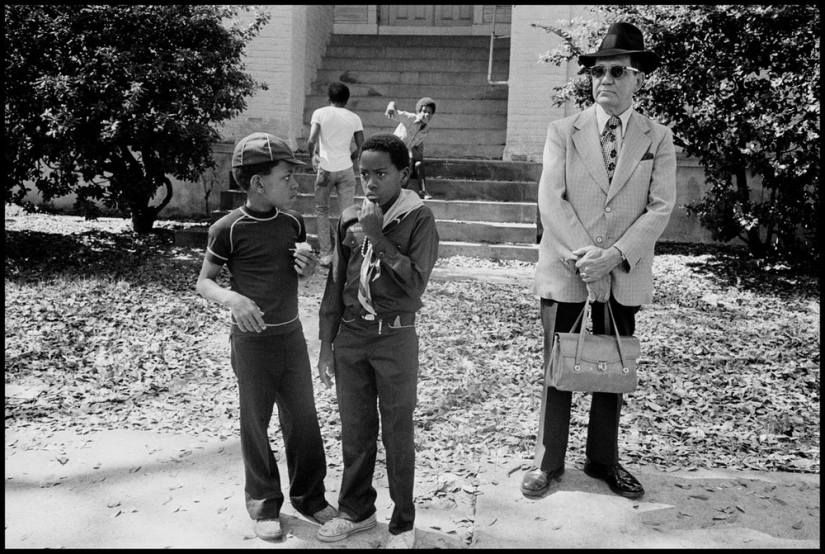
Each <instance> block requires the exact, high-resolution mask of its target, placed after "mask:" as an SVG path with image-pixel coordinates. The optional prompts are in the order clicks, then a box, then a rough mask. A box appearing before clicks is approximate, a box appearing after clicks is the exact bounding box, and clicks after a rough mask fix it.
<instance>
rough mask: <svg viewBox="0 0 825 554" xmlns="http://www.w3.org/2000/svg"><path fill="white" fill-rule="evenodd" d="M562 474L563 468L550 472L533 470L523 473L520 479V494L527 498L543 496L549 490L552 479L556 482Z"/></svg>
mask: <svg viewBox="0 0 825 554" xmlns="http://www.w3.org/2000/svg"><path fill="white" fill-rule="evenodd" d="M563 473H564V468H563V467H560V468H559V469H557V470H555V471H550V472H547V471H542V470H540V469H538V468H533V469H531V470H530V471H528V472H527V473H525V474H524V477H522V479H521V494H523V495H524V496H529V497H537V496H543V495H544V493H546V492H547V489H549V488H550V483H551V482H552V481H553V479H555V480H557V481H558V480H559V477H561V476H562V474H563Z"/></svg>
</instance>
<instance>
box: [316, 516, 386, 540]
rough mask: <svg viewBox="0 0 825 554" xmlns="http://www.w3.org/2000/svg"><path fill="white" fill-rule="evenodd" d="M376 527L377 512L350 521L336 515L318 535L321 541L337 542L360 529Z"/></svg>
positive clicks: (319, 530)
mask: <svg viewBox="0 0 825 554" xmlns="http://www.w3.org/2000/svg"><path fill="white" fill-rule="evenodd" d="M373 527H375V514H372V515H371V516H370V517H368V518H367V519H365V520H364V521H359V522H357V523H356V522H355V521H350V520H348V519H344V518H342V517H336V518H333V519H331V520H329V521H328V522H326V523H325V524H324V525H323V527H321V528H320V529H318V533H317V535H316V536H317V537H318V540H319V541H323V542H335V541H340V540H343V539H345V538H347V537H349V536H350V535H351V534H353V533H357V532H358V531H366V530H367V529H372V528H373Z"/></svg>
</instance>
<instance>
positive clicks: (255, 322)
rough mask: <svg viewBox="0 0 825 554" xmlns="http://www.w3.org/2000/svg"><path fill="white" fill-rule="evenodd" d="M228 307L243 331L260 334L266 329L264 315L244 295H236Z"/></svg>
mask: <svg viewBox="0 0 825 554" xmlns="http://www.w3.org/2000/svg"><path fill="white" fill-rule="evenodd" d="M228 305H229V309H230V310H231V312H232V317H233V318H235V323H237V324H238V327H239V328H240V330H241V331H244V332H250V331H255V332H256V333H260V332H261V331H263V330H264V329H266V323H264V313H263V312H262V311H261V309H260V308H259V307H258V305H257V304H255V302H254V301H252V300H250V299H249V298H247V297H246V296H243V295H242V294H235V295H234V296H233V297H232V299H231V300H230V301H229V302H228Z"/></svg>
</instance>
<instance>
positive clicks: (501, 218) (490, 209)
mask: <svg viewBox="0 0 825 554" xmlns="http://www.w3.org/2000/svg"><path fill="white" fill-rule="evenodd" d="M363 201H364V196H363V195H362V194H361V193H360V190H359V191H358V194H356V195H355V203H356V204H358V205H360V204H361V203H362V202H363ZM244 202H246V195H245V194H243V193H236V192H234V191H223V193H222V194H221V211H220V212H218V211H216V212H213V219H212V221H213V222H214V221H217V219H216V217H220V216H222V215H223V214H225V213H226V212H228V211H230V210H234V209H235V208H238V207H240V206H242V205H243V204H244ZM424 203H425V204H426V205H427V207H429V208H430V210H431V211H432V212H433V215H434V216H435V218H436V219H443V220H453V221H466V222H488V223H496V224H498V223H515V224H525V225H533V226H535V223H536V204H535V203H534V202H487V201H473V200H437V199H435V198H433V199H429V200H425V201H424ZM293 209H294V210H296V211H297V212H299V213H301V214H306V215H312V214H314V212H315V195H314V194H312V193H306V192H302V193H300V194H299V195H298V199H297V200H296V202H295V206H294V207H293ZM329 209H330V215H333V216H335V217H338V216H339V215H340V214H341V208H340V206H339V204H338V196H337V195H335V194H332V195H330V203H329Z"/></svg>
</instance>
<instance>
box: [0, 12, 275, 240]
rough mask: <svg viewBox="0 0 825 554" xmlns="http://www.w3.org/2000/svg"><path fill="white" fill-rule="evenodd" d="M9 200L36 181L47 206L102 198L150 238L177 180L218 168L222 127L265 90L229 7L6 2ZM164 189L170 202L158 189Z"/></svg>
mask: <svg viewBox="0 0 825 554" xmlns="http://www.w3.org/2000/svg"><path fill="white" fill-rule="evenodd" d="M4 9H5V27H6V44H5V46H6V80H5V81H6V82H5V89H6V116H5V123H6V138H5V141H6V153H5V155H6V202H10V201H12V202H18V203H19V202H20V201H22V199H23V198H24V197H25V195H26V193H27V188H26V186H25V182H26V181H33V182H34V184H35V186H36V187H37V189H38V190H39V191H40V192H41V194H42V195H43V198H44V200H46V201H48V200H50V199H51V198H53V197H58V196H64V195H67V194H70V193H75V194H76V195H77V204H76V207H77V208H79V209H81V210H85V211H86V213H87V215H88V214H91V215H94V213H95V212H96V204H95V202H94V201H96V200H98V201H102V202H103V204H104V205H106V206H107V207H110V208H117V209H120V210H121V211H123V212H125V213H126V214H128V215H129V216H131V218H132V224H133V228H134V230H135V232H137V233H147V232H149V231H150V230H151V229H152V226H153V224H154V222H155V220H156V219H157V215H158V213H159V212H160V211H161V210H162V209H163V208H164V207H165V206H166V205H167V204H168V203H169V201H170V200H171V199H172V193H173V190H172V183H171V181H170V179H169V177H168V176H169V175H173V176H174V177H175V178H177V179H181V180H188V181H196V180H197V179H198V178H199V176H200V175H201V174H202V173H203V172H204V171H206V170H207V169H210V168H213V167H214V162H213V160H212V157H211V145H212V144H213V143H214V142H217V141H218V140H219V139H220V135H219V133H218V131H217V129H216V128H215V124H216V123H218V122H221V121H224V120H226V119H228V118H231V117H233V116H235V115H237V114H238V113H240V112H241V111H243V110H244V109H245V108H246V100H245V97H247V96H251V95H252V94H253V93H254V92H255V91H256V90H257V89H259V88H263V89H266V85H265V84H262V83H257V82H256V81H254V80H253V79H252V78H251V77H250V76H249V75H248V74H246V73H245V72H244V69H245V66H244V64H243V60H242V58H243V55H244V50H245V46H246V45H247V43H248V42H249V41H250V40H251V39H252V38H253V37H254V36H255V35H257V34H258V32H259V31H260V29H261V27H262V26H263V25H264V24H266V22H267V21H268V20H269V15H268V13H266V12H262V11H255V13H254V17H253V18H252V22H251V23H250V24H248V25H245V26H244V25H242V24H241V23H240V21H239V20H238V15H239V11H238V8H236V7H228V6H193V5H141V6H137V5H110V6H103V5H101V6H69V5H6V6H5V8H4ZM161 189H165V191H164V192H165V195H164V197H163V199H162V200H161V201H160V204H158V205H155V206H152V205H150V203H151V202H152V200H153V198H154V197H155V195H156V194H157V193H158V192H159V191H161Z"/></svg>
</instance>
